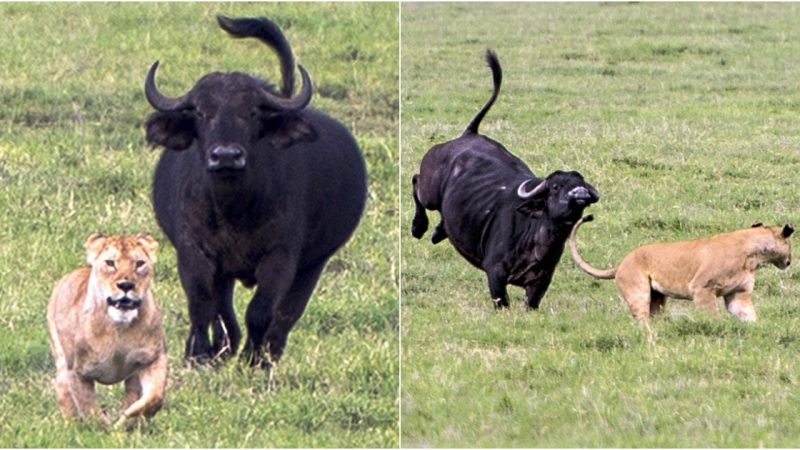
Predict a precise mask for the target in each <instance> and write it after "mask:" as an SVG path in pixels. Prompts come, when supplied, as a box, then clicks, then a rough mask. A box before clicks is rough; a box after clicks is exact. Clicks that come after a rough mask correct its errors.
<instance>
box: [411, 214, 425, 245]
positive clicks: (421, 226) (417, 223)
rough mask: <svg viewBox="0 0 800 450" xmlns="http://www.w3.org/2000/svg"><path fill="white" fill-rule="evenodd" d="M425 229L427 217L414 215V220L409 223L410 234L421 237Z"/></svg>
mask: <svg viewBox="0 0 800 450" xmlns="http://www.w3.org/2000/svg"><path fill="white" fill-rule="evenodd" d="M426 231H428V218H427V217H425V216H414V221H413V222H412V223H411V235H412V236H414V237H415V238H417V239H421V238H422V235H423V234H425V232H426Z"/></svg>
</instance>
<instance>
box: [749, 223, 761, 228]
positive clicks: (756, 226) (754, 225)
mask: <svg viewBox="0 0 800 450" xmlns="http://www.w3.org/2000/svg"><path fill="white" fill-rule="evenodd" d="M763 226H764V224H763V223H761V222H753V224H752V225H750V228H758V227H763Z"/></svg>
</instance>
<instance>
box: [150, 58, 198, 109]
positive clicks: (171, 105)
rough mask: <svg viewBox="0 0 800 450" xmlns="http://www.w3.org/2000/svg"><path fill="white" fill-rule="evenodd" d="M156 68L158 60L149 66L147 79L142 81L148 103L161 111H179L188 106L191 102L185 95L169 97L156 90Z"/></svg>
mask: <svg viewBox="0 0 800 450" xmlns="http://www.w3.org/2000/svg"><path fill="white" fill-rule="evenodd" d="M156 70H158V61H156V62H154V63H153V65H152V66H150V70H149V71H148V72H147V80H146V81H145V83H144V93H145V96H146V97H147V101H148V102H150V105H151V106H152V107H153V108H155V109H157V110H159V111H162V112H167V111H180V110H182V109H186V108H190V107H191V104H190V103H189V101H188V99H187V96H186V95H183V96H181V97H177V98H169V97H167V96H165V95H164V94H162V93H161V92H160V91H159V90H158V88H157V87H156Z"/></svg>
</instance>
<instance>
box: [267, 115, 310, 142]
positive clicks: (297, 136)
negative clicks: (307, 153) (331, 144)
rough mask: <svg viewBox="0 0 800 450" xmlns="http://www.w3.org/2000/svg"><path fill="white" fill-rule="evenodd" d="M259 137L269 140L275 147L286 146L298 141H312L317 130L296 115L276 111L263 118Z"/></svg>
mask: <svg viewBox="0 0 800 450" xmlns="http://www.w3.org/2000/svg"><path fill="white" fill-rule="evenodd" d="M261 137H262V138H264V139H267V140H269V141H270V143H271V144H272V146H273V147H275V148H286V147H291V146H292V145H294V144H297V143H300V142H311V141H314V140H315V139H316V138H317V132H316V131H314V128H313V127H312V126H311V124H309V123H308V122H306V121H305V119H303V118H302V117H300V116H298V115H295V114H291V115H290V114H287V113H278V114H275V115H272V116H267V118H266V119H265V120H264V129H263V132H262V136H261Z"/></svg>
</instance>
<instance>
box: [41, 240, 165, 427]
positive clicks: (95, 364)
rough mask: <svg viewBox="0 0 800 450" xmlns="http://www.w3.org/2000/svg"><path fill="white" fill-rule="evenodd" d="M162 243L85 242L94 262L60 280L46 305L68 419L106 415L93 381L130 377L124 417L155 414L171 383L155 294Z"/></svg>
mask: <svg viewBox="0 0 800 450" xmlns="http://www.w3.org/2000/svg"><path fill="white" fill-rule="evenodd" d="M157 247H158V243H156V241H155V240H154V239H153V238H152V237H150V235H148V234H143V233H140V234H138V235H135V236H120V237H117V236H103V235H102V234H93V235H91V236H90V237H89V239H88V240H87V241H86V244H85V248H86V256H87V258H86V259H87V261H88V263H89V265H90V267H84V268H81V269H78V270H75V271H74V272H72V273H70V274H68V275H66V276H65V277H64V278H62V279H61V281H59V282H58V284H57V285H56V287H55V289H54V290H53V294H52V296H51V297H50V304H49V305H48V307H47V326H48V329H49V331H50V348H51V350H52V353H53V358H54V359H55V364H56V371H57V372H56V382H55V385H56V392H57V394H58V402H59V405H60V407H61V412H62V413H63V415H64V416H65V417H76V416H77V417H86V416H92V415H100V416H101V417H102V418H103V419H106V417H105V415H103V414H101V411H100V408H99V407H98V405H97V399H96V395H95V386H94V384H95V382H99V383H102V384H115V383H120V382H123V381H124V382H125V396H124V400H123V402H122V416H121V417H120V418H119V421H118V422H117V423H118V424H120V423H123V422H124V421H125V420H126V419H128V418H133V417H139V416H146V417H149V416H152V415H153V414H155V413H156V411H158V410H159V409H160V408H161V404H162V402H163V400H164V393H165V390H166V384H167V356H166V347H165V346H166V339H165V336H164V328H163V326H162V321H161V311H160V310H159V308H158V305H157V304H156V301H155V298H154V297H153V294H152V292H151V284H152V280H153V263H154V262H155V251H156V248H157Z"/></svg>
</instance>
